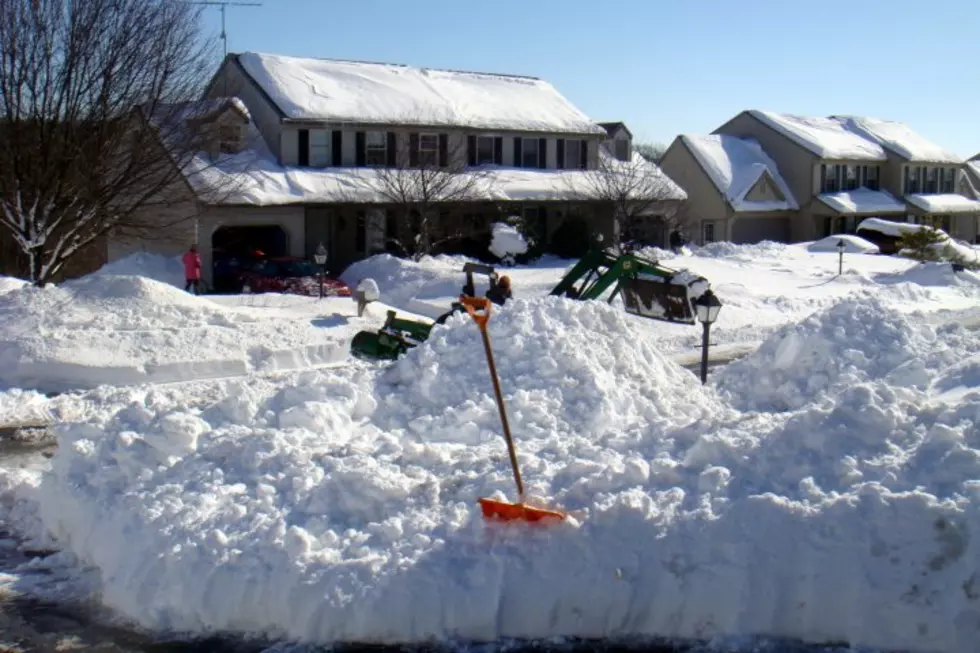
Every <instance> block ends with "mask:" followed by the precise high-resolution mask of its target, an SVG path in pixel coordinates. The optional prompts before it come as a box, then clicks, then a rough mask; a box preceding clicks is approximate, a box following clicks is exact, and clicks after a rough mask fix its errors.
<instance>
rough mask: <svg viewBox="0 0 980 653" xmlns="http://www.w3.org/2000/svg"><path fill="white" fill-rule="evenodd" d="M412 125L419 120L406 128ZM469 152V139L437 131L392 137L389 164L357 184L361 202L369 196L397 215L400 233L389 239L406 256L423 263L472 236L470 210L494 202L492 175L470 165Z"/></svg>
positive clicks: (370, 171) (392, 134)
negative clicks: (477, 204)
mask: <svg viewBox="0 0 980 653" xmlns="http://www.w3.org/2000/svg"><path fill="white" fill-rule="evenodd" d="M413 122H414V123H416V124H417V123H418V122H419V121H418V120H415V121H405V124H413ZM378 151H381V148H378ZM468 151H469V147H468V143H467V140H466V139H464V138H458V137H454V135H451V134H448V133H439V131H438V129H430V130H428V131H422V130H420V131H418V132H410V133H395V132H388V134H387V143H386V144H385V149H384V152H385V154H384V156H385V160H384V161H380V160H379V161H377V162H376V165H377V167H373V168H369V169H366V170H363V171H362V172H361V174H360V176H359V177H358V178H357V180H356V181H355V182H354V188H355V193H356V195H357V198H358V199H360V200H361V201H363V199H364V198H365V196H367V197H370V198H371V199H373V201H375V202H378V203H381V204H386V205H388V207H389V210H391V211H394V212H395V217H396V219H395V220H394V223H395V225H396V232H395V233H389V234H388V242H389V243H390V244H393V245H395V247H397V248H398V249H399V250H400V251H401V252H402V253H403V254H404V255H407V256H411V257H413V258H414V259H416V260H418V259H420V258H422V257H423V256H426V255H429V254H431V253H433V251H435V250H436V249H437V248H438V247H439V246H440V245H442V244H444V243H446V242H448V241H451V240H454V239H458V238H462V237H465V236H468V235H471V234H470V230H471V229H470V225H469V224H468V222H467V220H466V219H465V215H464V214H465V212H466V209H465V206H466V205H467V204H470V205H472V204H471V203H472V202H478V201H481V200H488V199H490V197H491V195H492V187H493V184H492V178H491V176H490V174H489V173H488V172H487V171H485V170H481V169H479V168H475V167H471V166H469V165H468V162H469V159H468ZM368 163H370V162H368ZM358 199H354V198H353V196H352V197H349V198H348V200H349V201H358Z"/></svg>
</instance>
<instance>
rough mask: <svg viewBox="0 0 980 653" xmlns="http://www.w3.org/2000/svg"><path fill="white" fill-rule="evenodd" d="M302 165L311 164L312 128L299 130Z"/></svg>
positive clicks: (299, 160) (299, 161) (300, 161)
mask: <svg viewBox="0 0 980 653" xmlns="http://www.w3.org/2000/svg"><path fill="white" fill-rule="evenodd" d="M298 163H299V165H301V166H308V165H310V130H309V129H301V130H299V159H298Z"/></svg>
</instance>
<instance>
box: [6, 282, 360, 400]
mask: <svg viewBox="0 0 980 653" xmlns="http://www.w3.org/2000/svg"><path fill="white" fill-rule="evenodd" d="M343 357H346V349H345V348H344V347H343V343H340V342H338V341H337V340H336V339H335V338H332V337H329V336H326V335H324V334H323V331H322V330H320V329H316V328H315V327H313V326H312V325H310V324H309V323H305V324H302V323H295V322H287V321H283V322H280V321H275V320H262V319H259V318H256V317H254V316H252V315H250V314H248V313H246V312H243V311H237V310H235V309H232V308H225V307H222V306H219V305H217V304H215V303H213V302H211V301H209V300H207V299H205V298H202V297H196V296H194V295H190V294H188V293H185V292H183V291H182V290H180V289H178V288H174V287H173V286H171V285H168V284H166V283H162V282H159V281H154V280H152V279H148V278H145V277H138V276H116V275H110V274H96V275H90V276H88V277H85V278H83V279H78V280H75V281H70V282H66V283H64V284H62V285H59V286H48V287H45V288H35V287H31V286H28V287H24V288H21V289H20V290H15V291H12V292H8V293H4V294H2V295H0V385H8V386H13V387H22V388H35V389H40V390H45V391H63V390H68V389H74V388H86V387H95V386H97V385H101V384H110V385H131V384H137V383H143V382H171V381H184V380H190V379H200V378H214V377H223V376H238V375H243V374H245V373H247V372H249V371H254V370H263V371H274V370H277V369H289V368H291V367H297V366H308V365H318V364H325V363H332V362H336V361H337V360H341V359H342V358H343Z"/></svg>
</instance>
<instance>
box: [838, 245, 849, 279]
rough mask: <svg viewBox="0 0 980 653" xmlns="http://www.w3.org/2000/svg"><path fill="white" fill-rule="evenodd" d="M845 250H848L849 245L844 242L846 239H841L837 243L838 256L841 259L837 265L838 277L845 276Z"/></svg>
mask: <svg viewBox="0 0 980 653" xmlns="http://www.w3.org/2000/svg"><path fill="white" fill-rule="evenodd" d="M845 249H847V243H845V242H844V239H843V238H841V239H840V240H838V241H837V255H838V257H839V260H838V263H837V276H838V277H839V276H841V275H843V274H844V250H845Z"/></svg>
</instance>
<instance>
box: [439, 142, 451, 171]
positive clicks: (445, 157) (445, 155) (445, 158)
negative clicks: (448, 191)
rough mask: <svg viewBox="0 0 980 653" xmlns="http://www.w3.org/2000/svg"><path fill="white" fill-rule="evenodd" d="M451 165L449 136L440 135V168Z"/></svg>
mask: <svg viewBox="0 0 980 653" xmlns="http://www.w3.org/2000/svg"><path fill="white" fill-rule="evenodd" d="M448 165H449V134H439V167H440V168H445V167H446V166H448Z"/></svg>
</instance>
